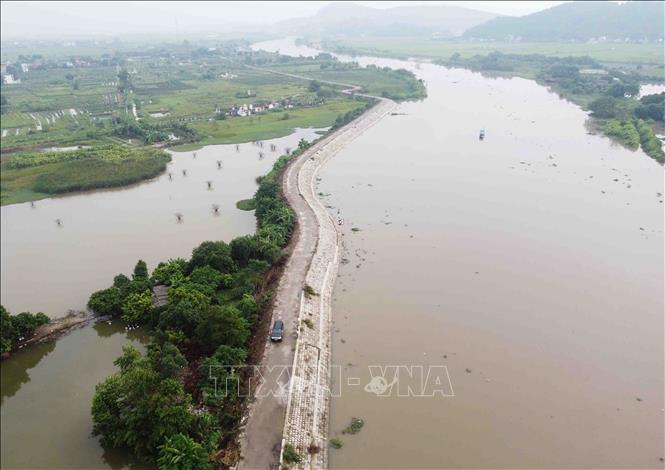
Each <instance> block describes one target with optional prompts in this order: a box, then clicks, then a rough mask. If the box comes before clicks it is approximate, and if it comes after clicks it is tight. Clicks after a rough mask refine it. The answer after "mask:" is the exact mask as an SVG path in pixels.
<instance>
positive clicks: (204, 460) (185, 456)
mask: <svg viewBox="0 0 665 470" xmlns="http://www.w3.org/2000/svg"><path fill="white" fill-rule="evenodd" d="M157 464H158V465H159V468H160V470H208V469H211V468H212V465H211V464H210V462H209V461H208V454H207V453H206V451H205V449H204V448H203V446H202V445H201V444H199V443H198V442H196V441H194V440H193V439H192V438H191V437H189V436H186V435H185V434H182V433H178V434H176V435H174V436H171V437H169V438H167V439H166V441H165V442H164V444H162V445H161V446H159V458H158V459H157Z"/></svg>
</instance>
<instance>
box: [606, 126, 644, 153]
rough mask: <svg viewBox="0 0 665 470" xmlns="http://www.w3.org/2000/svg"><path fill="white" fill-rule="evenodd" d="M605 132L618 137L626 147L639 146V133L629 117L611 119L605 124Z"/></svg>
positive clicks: (634, 147)
mask: <svg viewBox="0 0 665 470" xmlns="http://www.w3.org/2000/svg"><path fill="white" fill-rule="evenodd" d="M605 133H606V134H607V135H610V136H613V137H617V138H619V139H620V140H621V142H622V143H623V144H624V145H625V146H626V147H629V148H632V149H636V148H638V147H639V146H640V135H639V133H638V132H637V129H636V128H635V124H633V121H632V120H630V119H626V120H623V121H620V120H618V119H612V120H611V121H609V122H608V123H607V124H606V125H605Z"/></svg>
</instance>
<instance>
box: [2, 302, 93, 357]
mask: <svg viewBox="0 0 665 470" xmlns="http://www.w3.org/2000/svg"><path fill="white" fill-rule="evenodd" d="M95 318H97V317H96V316H95V315H94V314H92V313H90V312H87V311H83V310H71V311H70V312H69V313H68V314H67V315H65V316H64V317H58V318H52V319H51V320H50V321H49V322H48V323H47V324H45V325H42V326H39V327H37V329H36V330H35V332H34V333H33V335H32V336H31V337H29V338H26V339H24V340H23V341H20V342H19V343H18V344H17V345H16V347H15V348H13V349H12V350H11V351H10V352H8V353H4V354H3V355H2V360H5V359H9V358H10V357H12V356H13V355H14V354H16V353H17V352H19V351H20V350H22V349H23V348H25V347H27V346H32V345H35V344H38V343H42V342H44V341H55V340H57V339H58V338H60V337H61V336H63V335H66V334H68V333H69V332H71V330H72V329H74V328H75V327H77V326H82V325H85V324H87V323H89V322H91V321H92V320H94V319H95Z"/></svg>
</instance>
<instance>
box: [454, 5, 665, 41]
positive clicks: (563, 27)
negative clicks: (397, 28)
mask: <svg viewBox="0 0 665 470" xmlns="http://www.w3.org/2000/svg"><path fill="white" fill-rule="evenodd" d="M664 14H665V8H664V4H663V2H626V3H623V4H618V3H614V2H572V3H564V4H562V5H559V6H556V7H553V8H549V9H547V10H543V11H539V12H537V13H532V14H530V15H526V16H523V17H517V18H516V17H500V18H494V19H492V20H490V21H488V22H486V23H484V24H481V25H478V26H475V27H472V28H470V29H469V30H467V31H466V32H465V33H464V37H465V38H478V39H494V40H516V39H520V40H523V41H589V40H594V39H596V40H603V39H604V40H616V39H621V40H625V39H630V40H644V39H646V40H649V41H656V40H659V39H662V38H663V15H664Z"/></svg>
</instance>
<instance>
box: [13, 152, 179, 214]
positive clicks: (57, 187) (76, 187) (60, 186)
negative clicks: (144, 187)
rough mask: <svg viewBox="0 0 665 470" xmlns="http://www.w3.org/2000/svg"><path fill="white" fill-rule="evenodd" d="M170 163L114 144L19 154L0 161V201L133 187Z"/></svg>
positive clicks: (163, 156)
mask: <svg viewBox="0 0 665 470" xmlns="http://www.w3.org/2000/svg"><path fill="white" fill-rule="evenodd" d="M170 160H171V157H170V155H169V154H168V153H166V152H164V151H163V150H159V149H155V148H151V147H129V146H124V145H117V144H111V145H109V144H107V145H96V146H92V147H89V148H80V149H77V150H72V151H66V152H22V153H18V154H15V155H11V156H7V157H5V158H3V160H2V164H1V165H0V169H1V170H2V173H1V175H0V201H1V202H2V204H3V205H4V204H14V203H17V202H25V201H32V200H37V199H42V198H45V197H49V196H52V195H54V194H61V193H67V192H72V191H84V190H89V189H97V188H110V187H116V186H124V185H128V184H132V183H137V182H139V181H142V180H145V179H148V178H153V177H155V176H157V175H158V174H160V173H162V172H163V171H164V170H165V168H166V164H167V163H168V162H169V161H170Z"/></svg>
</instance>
